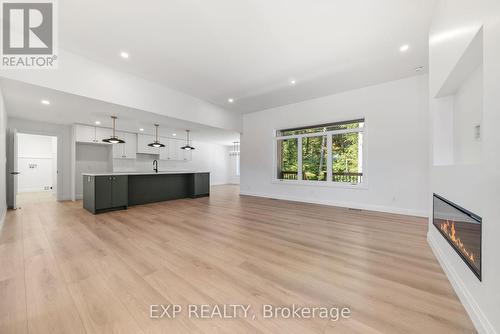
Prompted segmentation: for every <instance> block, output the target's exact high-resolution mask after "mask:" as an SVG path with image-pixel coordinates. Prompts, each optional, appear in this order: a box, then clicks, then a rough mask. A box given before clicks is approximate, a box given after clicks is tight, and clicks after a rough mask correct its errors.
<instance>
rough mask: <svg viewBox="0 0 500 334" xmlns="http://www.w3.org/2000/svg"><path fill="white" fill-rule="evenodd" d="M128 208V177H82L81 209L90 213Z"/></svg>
mask: <svg viewBox="0 0 500 334" xmlns="http://www.w3.org/2000/svg"><path fill="white" fill-rule="evenodd" d="M127 206H128V176H127V175H106V176H86V175H84V176H83V207H84V208H85V209H87V210H88V211H90V212H92V213H99V212H106V211H111V210H117V209H124V208H127Z"/></svg>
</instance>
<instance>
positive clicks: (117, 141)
mask: <svg viewBox="0 0 500 334" xmlns="http://www.w3.org/2000/svg"><path fill="white" fill-rule="evenodd" d="M117 118H118V117H116V116H111V119H112V120H113V135H112V136H111V138H107V139H103V140H102V141H103V142H105V143H110V144H125V140H123V139H119V138H118V137H117V136H116V119H117Z"/></svg>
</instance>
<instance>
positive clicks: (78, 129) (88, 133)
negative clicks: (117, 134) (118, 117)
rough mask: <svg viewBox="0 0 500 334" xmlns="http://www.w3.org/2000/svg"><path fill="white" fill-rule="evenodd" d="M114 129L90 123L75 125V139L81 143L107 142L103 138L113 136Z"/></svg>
mask: <svg viewBox="0 0 500 334" xmlns="http://www.w3.org/2000/svg"><path fill="white" fill-rule="evenodd" d="M112 133H113V131H112V130H111V129H106V128H99V127H96V126H88V125H79V124H77V125H75V139H76V141H77V142H81V143H94V144H106V145H109V143H105V142H103V141H102V140H103V139H106V138H109V137H111V135H112Z"/></svg>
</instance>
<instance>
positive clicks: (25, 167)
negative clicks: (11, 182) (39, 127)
mask: <svg viewBox="0 0 500 334" xmlns="http://www.w3.org/2000/svg"><path fill="white" fill-rule="evenodd" d="M15 136H16V138H15V141H16V146H17V150H16V151H17V152H15V153H17V154H15V155H14V159H15V160H16V164H15V165H16V166H17V172H18V174H17V175H16V177H17V182H16V183H17V184H16V187H15V188H14V196H15V197H16V200H15V205H16V208H20V207H22V206H25V205H29V204H32V203H40V202H52V201H56V200H57V186H58V184H57V137H56V136H47V135H37V134H28V133H15Z"/></svg>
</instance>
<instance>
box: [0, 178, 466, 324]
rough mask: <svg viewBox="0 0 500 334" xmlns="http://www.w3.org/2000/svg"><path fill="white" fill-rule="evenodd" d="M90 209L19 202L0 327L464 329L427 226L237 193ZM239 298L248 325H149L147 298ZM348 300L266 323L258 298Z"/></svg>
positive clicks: (2, 261)
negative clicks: (321, 312)
mask: <svg viewBox="0 0 500 334" xmlns="http://www.w3.org/2000/svg"><path fill="white" fill-rule="evenodd" d="M238 190H239V189H238V187H236V186H218V187H213V190H212V196H211V197H210V198H200V199H196V200H192V199H185V200H178V201H170V202H163V203H156V204H151V205H145V206H138V207H132V208H130V209H129V210H127V211H117V212H111V213H106V214H101V215H97V216H94V215H91V214H89V213H88V212H86V211H85V210H83V209H82V204H81V202H64V203H57V202H44V203H37V204H26V205H25V206H24V207H23V208H22V209H21V210H17V211H15V212H9V213H8V215H7V217H6V220H5V222H4V224H3V226H2V227H1V230H0V269H1V270H0V333H2V334H4V333H5V334H10V333H12V334H13V333H47V334H55V333H61V334H70V333H106V334H108V333H134V334H137V333H398V334H399V333H439V334H444V333H453V334H455V333H475V330H474V329H473V326H472V324H471V322H470V320H469V318H468V316H467V315H466V313H465V311H464V309H463V307H462V305H461V304H460V303H459V301H458V299H457V297H456V295H455V293H454V292H453V290H452V288H451V286H450V284H449V282H448V281H447V279H446V277H445V275H444V273H443V272H442V270H441V268H440V267H439V265H438V263H437V261H436V259H435V258H434V256H433V254H432V252H431V250H430V249H429V247H428V245H427V243H426V229H427V225H426V221H425V220H424V219H421V218H414V217H406V216H399V215H392V214H383V213H375V212H367V211H355V210H348V209H343V208H335V207H326V206H320V205H311V204H300V203H294V202H287V201H277V200H271V199H263V198H255V197H246V196H241V197H240V196H238ZM171 303H175V304H183V305H186V304H212V305H213V304H219V305H220V304H251V306H252V310H253V311H254V313H256V314H257V318H256V320H253V319H252V318H248V319H243V318H239V319H233V320H230V319H223V320H221V319H212V320H206V319H204V320H203V319H200V320H193V319H189V318H188V316H187V312H183V313H182V314H181V315H180V316H179V317H178V318H176V319H175V320H173V319H165V318H164V319H156V320H154V319H150V318H149V307H150V305H151V304H171ZM294 303H295V304H298V305H308V306H349V307H350V308H351V310H352V316H351V318H350V319H343V320H339V321H337V322H333V321H329V320H324V319H314V320H312V319H273V320H269V319H267V320H264V319H262V318H261V316H260V309H261V306H262V305H263V304H273V305H277V306H279V305H292V304H294Z"/></svg>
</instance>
